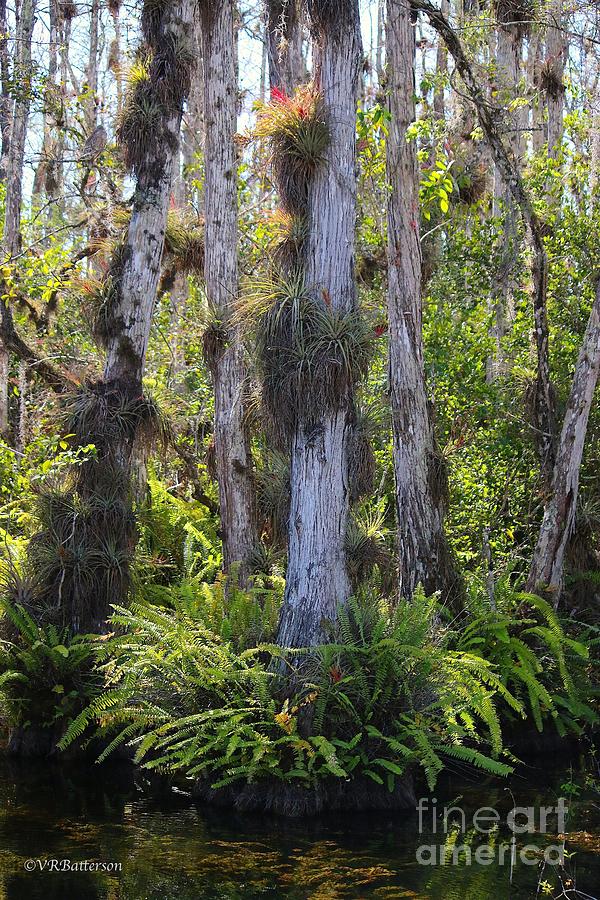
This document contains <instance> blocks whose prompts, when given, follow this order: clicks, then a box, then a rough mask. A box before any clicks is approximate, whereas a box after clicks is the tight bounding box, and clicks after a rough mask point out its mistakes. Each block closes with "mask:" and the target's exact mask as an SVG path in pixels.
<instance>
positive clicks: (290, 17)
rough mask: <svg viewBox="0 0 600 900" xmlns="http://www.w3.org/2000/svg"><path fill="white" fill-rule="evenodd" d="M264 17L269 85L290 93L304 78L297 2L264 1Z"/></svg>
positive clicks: (300, 19)
mask: <svg viewBox="0 0 600 900" xmlns="http://www.w3.org/2000/svg"><path fill="white" fill-rule="evenodd" d="M266 16H267V21H266V41H267V56H268V60H269V84H270V86H271V90H273V88H278V89H279V90H281V91H283V92H284V93H285V94H291V93H292V92H293V90H294V88H296V87H297V86H298V85H299V84H301V83H302V82H303V81H304V80H305V79H306V67H305V65H304V59H303V57H302V18H301V8H300V5H299V3H298V0H268V2H267V4H266Z"/></svg>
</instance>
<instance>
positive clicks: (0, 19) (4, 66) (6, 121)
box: [0, 0, 13, 181]
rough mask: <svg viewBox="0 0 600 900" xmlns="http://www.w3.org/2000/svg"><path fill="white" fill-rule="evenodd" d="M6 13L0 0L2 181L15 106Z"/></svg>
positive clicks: (0, 157)
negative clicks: (11, 85) (12, 92)
mask: <svg viewBox="0 0 600 900" xmlns="http://www.w3.org/2000/svg"><path fill="white" fill-rule="evenodd" d="M6 13H7V11H6V0H0V84H1V92H0V141H1V143H0V181H4V179H5V178H6V167H7V163H8V150H9V147H10V131H11V126H12V107H13V104H12V100H11V95H10V59H9V53H8V19H7V14H6Z"/></svg>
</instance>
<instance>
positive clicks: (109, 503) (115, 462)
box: [47, 0, 194, 631]
mask: <svg viewBox="0 0 600 900" xmlns="http://www.w3.org/2000/svg"><path fill="white" fill-rule="evenodd" d="M148 12H149V13H150V15H148ZM154 12H155V7H154V5H152V4H150V7H149V6H148V4H146V7H145V9H144V10H143V13H142V29H143V31H144V39H145V41H144V49H145V52H146V54H147V58H148V67H149V76H148V82H147V85H145V91H146V92H147V93H150V95H151V99H152V102H153V103H154V104H156V107H157V108H159V109H160V110H161V113H162V115H161V118H160V120H159V121H158V122H155V123H154V125H153V132H152V134H151V135H150V134H146V135H144V134H143V133H142V134H141V129H140V124H139V122H138V121H137V120H135V121H134V122H131V121H129V122H128V121H127V120H124V121H122V123H121V126H120V132H119V135H118V137H119V140H120V143H121V145H122V147H123V150H124V155H125V159H126V162H127V164H128V166H129V168H130V169H131V170H132V172H133V174H134V175H135V178H136V184H135V191H134V196H133V204H132V210H131V215H130V220H129V225H128V228H127V232H126V235H125V237H124V240H123V243H122V245H121V246H120V247H119V248H118V250H117V251H116V252H115V254H114V256H113V258H112V260H111V269H112V271H113V274H114V276H116V280H117V283H118V285H119V288H118V290H117V291H115V293H114V296H113V297H112V299H111V303H110V305H109V306H108V307H106V308H105V309H104V310H103V317H102V321H101V323H99V325H98V335H99V336H100V337H102V339H103V340H104V343H105V346H106V360H105V365H104V373H103V378H102V380H101V381H99V382H97V383H95V384H88V385H86V387H85V388H83V389H82V391H81V392H80V394H79V395H78V397H76V398H75V400H74V403H73V407H72V409H73V412H72V415H71V420H70V421H71V428H72V431H73V433H74V435H75V437H76V440H78V441H79V442H80V443H94V444H95V445H96V450H97V455H96V458H94V459H91V460H89V461H87V462H86V463H85V464H84V465H82V466H80V467H79V471H78V480H77V492H78V493H79V495H80V496H82V497H83V498H84V499H85V500H86V501H87V502H88V503H89V504H90V505H91V508H92V509H93V510H95V511H96V512H95V521H94V527H93V528H90V523H89V521H88V520H87V518H86V513H85V508H84V509H83V511H82V512H81V513H79V514H78V515H79V518H77V519H76V518H74V525H73V534H72V535H70V536H69V537H67V539H66V545H65V550H66V556H67V559H68V551H69V550H70V546H71V542H73V541H75V543H76V545H77V543H78V542H79V543H80V544H82V545H83V546H84V548H85V550H86V552H91V553H93V554H95V555H96V557H97V558H98V559H99V560H100V561H101V565H99V570H100V574H102V571H103V570H102V567H103V566H104V565H105V566H106V573H105V574H102V581H101V582H100V584H99V585H98V586H96V585H94V588H93V590H90V588H89V586H88V585H87V583H85V582H84V583H83V584H79V582H78V580H77V579H76V578H75V577H73V578H72V579H70V580H69V579H68V580H67V581H66V582H65V585H68V588H69V589H68V590H67V588H66V587H65V589H64V591H63V592H62V595H61V594H60V593H59V598H58V607H59V609H60V610H61V611H62V618H63V623H64V624H69V625H70V626H71V627H72V628H73V629H74V630H75V631H78V630H90V631H98V630H102V629H103V628H104V627H105V622H106V617H107V615H108V614H109V612H110V604H111V603H115V602H116V603H119V602H121V603H122V602H124V601H125V600H126V597H127V590H128V586H129V567H130V561H131V556H132V553H133V550H134V548H135V543H136V532H135V520H134V517H133V512H132V496H133V494H134V490H133V488H134V484H133V482H134V481H135V479H132V473H133V469H134V467H135V464H136V454H137V453H138V449H139V438H140V436H143V434H144V432H145V433H146V435H148V433H150V434H151V433H152V430H153V427H154V428H155V425H156V423H155V420H154V419H153V415H154V414H153V410H152V406H151V404H149V403H148V401H147V400H145V398H144V396H143V384H142V378H143V373H144V364H145V357H146V351H147V347H148V339H149V335H150V328H151V324H152V316H153V311H154V305H155V300H156V292H157V287H158V281H159V275H160V265H161V259H162V255H163V248H164V237H165V226H166V220H167V212H168V208H169V200H170V194H171V179H172V174H173V166H174V160H175V159H176V158H177V154H178V152H179V129H180V124H181V117H182V111H183V103H184V100H185V97H186V95H187V91H188V87H189V69H190V65H191V60H192V58H193V52H192V41H191V37H192V30H193V27H194V3H193V0H171V2H168V3H166V4H165V5H164V6H162V7H161V11H160V15H159V16H156V15H154ZM136 109H137V107H136V105H135V103H132V104H131V111H130V113H129V115H133V116H135V114H136ZM140 135H141V136H140ZM135 487H136V488H137V490H138V493H139V484H137V485H135ZM115 508H116V509H118V510H120V513H119V515H118V516H117V517H115V515H114V510H115ZM107 546H108V547H109V548H110V554H107V551H106V549H105V548H106V547H107ZM115 560H116V561H117V563H116V564H115ZM99 570H96V571H97V573H98V571H99ZM63 582H64V577H63V580H61V582H60V585H61V588H62V586H63ZM53 589H54V588H53V585H48V587H47V590H48V593H52V591H53ZM53 599H54V604H55V608H56V597H54V598H53Z"/></svg>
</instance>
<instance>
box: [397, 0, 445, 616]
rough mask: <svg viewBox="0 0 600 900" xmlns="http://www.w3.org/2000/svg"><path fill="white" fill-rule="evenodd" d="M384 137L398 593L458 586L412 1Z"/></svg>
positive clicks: (402, 25) (402, 14)
mask: <svg viewBox="0 0 600 900" xmlns="http://www.w3.org/2000/svg"><path fill="white" fill-rule="evenodd" d="M386 50H387V82H388V98H389V99H388V102H389V110H390V116H391V120H390V124H389V134H388V139H387V177H388V181H389V184H390V192H389V195H388V210H387V211H388V318H389V335H390V349H389V382H390V401H391V408H392V429H393V447H394V451H393V452H394V473H395V479H396V509H397V521H398V554H399V562H400V593H401V594H402V596H404V597H409V598H410V597H412V595H413V593H414V590H415V588H416V586H417V585H418V584H422V585H423V587H424V588H425V590H427V591H428V592H433V591H435V590H438V589H442V590H444V591H445V593H448V592H449V591H450V590H451V589H452V587H453V586H454V583H455V575H454V572H453V567H452V565H451V562H450V554H449V551H448V547H447V544H446V540H445V536H444V528H443V519H444V507H445V486H444V477H443V468H442V464H441V459H440V458H439V456H438V455H437V453H436V447H435V439H434V433H433V425H432V421H431V416H430V412H429V408H428V400H427V390H426V384H425V368H424V363H423V337H422V305H421V246H420V240H419V167H418V161H417V155H416V146H415V144H414V142H407V140H406V131H407V129H408V127H409V126H410V124H411V123H412V122H414V119H415V102H414V95H415V69H414V60H415V30H414V26H413V23H412V21H411V11H410V8H409V7H408V5H406V4H403V3H399V2H397V0H388V8H387V21H386Z"/></svg>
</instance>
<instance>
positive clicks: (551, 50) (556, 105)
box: [544, 0, 568, 158]
mask: <svg viewBox="0 0 600 900" xmlns="http://www.w3.org/2000/svg"><path fill="white" fill-rule="evenodd" d="M546 15H547V19H548V28H547V30H546V61H545V67H546V72H545V79H544V80H545V84H546V88H545V94H546V108H547V115H548V124H547V127H548V131H547V139H548V153H549V154H550V156H552V157H554V158H555V157H556V156H557V155H558V152H559V150H560V147H561V144H562V138H563V115H564V106H565V86H564V72H565V63H566V60H567V50H568V44H567V40H566V38H565V33H564V30H563V26H564V3H563V0H550V2H549V4H548V11H547V14H546Z"/></svg>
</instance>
